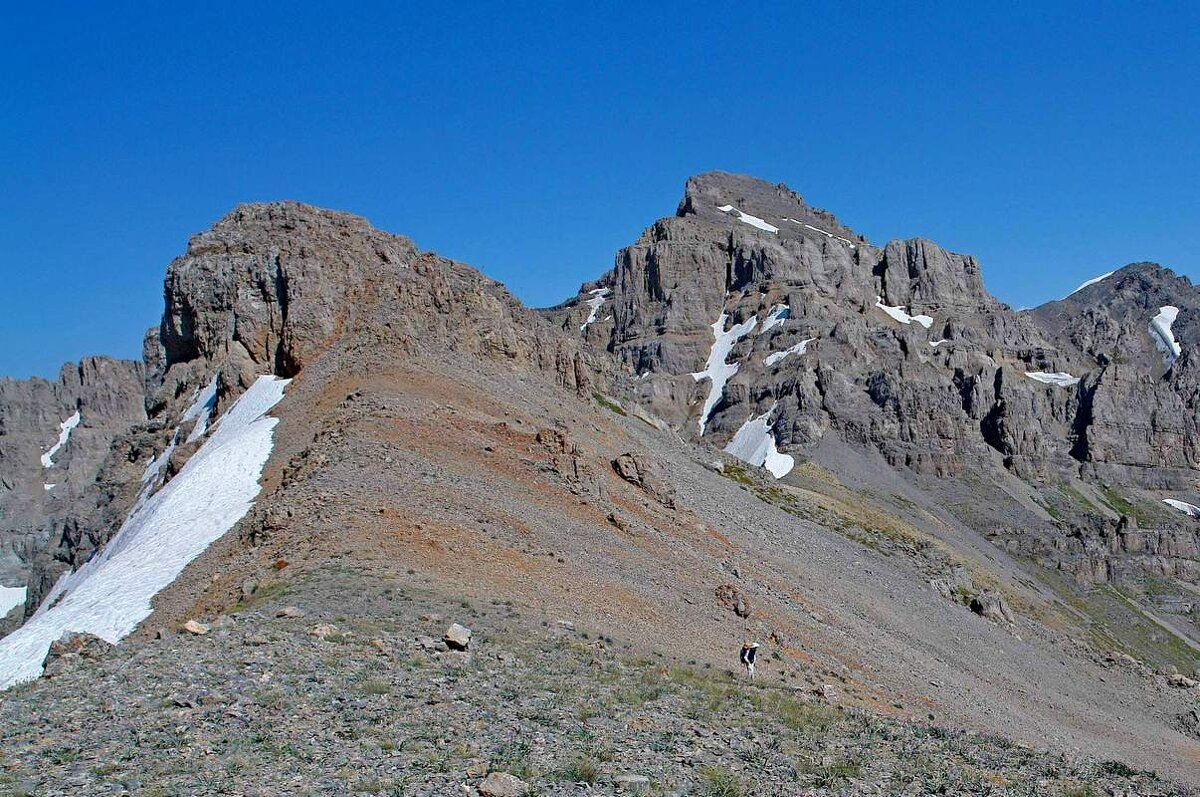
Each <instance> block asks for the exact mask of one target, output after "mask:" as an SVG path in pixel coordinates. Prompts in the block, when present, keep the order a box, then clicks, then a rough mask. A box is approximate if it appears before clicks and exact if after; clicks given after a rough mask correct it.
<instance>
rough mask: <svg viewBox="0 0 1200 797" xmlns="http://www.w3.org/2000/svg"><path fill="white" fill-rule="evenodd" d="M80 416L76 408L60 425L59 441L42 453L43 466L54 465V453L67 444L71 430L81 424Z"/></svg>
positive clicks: (49, 466) (51, 466)
mask: <svg viewBox="0 0 1200 797" xmlns="http://www.w3.org/2000/svg"><path fill="white" fill-rule="evenodd" d="M79 421H80V416H79V410H75V414H74V415H72V416H71V417H70V418H67V419H66V420H65V421H63V422H62V423H60V424H59V425H58V442H57V443H55V444H54V445H52V446H50V450H49V451H47V452H46V453H45V454H42V467H43V468H53V467H54V455H55V454H57V453H58V450H59V449H60V448H62V447H63V446H65V445H66V444H67V441H68V440H70V439H71V430H72V429H74V428H75V427H76V426H78V425H79Z"/></svg>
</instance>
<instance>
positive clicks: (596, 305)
mask: <svg viewBox="0 0 1200 797" xmlns="http://www.w3.org/2000/svg"><path fill="white" fill-rule="evenodd" d="M608 294H609V289H608V288H596V289H595V290H594V291H591V295H592V298H590V299H588V300H587V301H586V302H584V304H586V305H587V306H588V307H590V308H592V311H591V312H590V313H588V317H587V320H586V321H584V322H583V326H581V327H580V328H579V331H580V332H582V331H583V330H585V329H587V328H588V324H591V323H593V322H594V321H595V320H596V313H598V312H600V305H602V304H604V300H605V299H606V298H607V297H608ZM609 318H612V316H609ZM604 320H605V321H607V320H608V319H607V318H606V319H604Z"/></svg>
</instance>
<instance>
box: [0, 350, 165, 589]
mask: <svg viewBox="0 0 1200 797" xmlns="http://www.w3.org/2000/svg"><path fill="white" fill-rule="evenodd" d="M145 420H146V410H145V406H144V392H143V368H142V365H141V364H140V363H135V362H129V361H125V360H114V359H111V358H108V357H88V358H85V359H83V360H81V361H80V362H79V363H78V364H68V365H64V366H63V368H62V370H61V371H60V372H59V375H58V378H57V379H56V380H54V381H49V380H46V379H39V378H34V379H27V380H16V379H8V378H5V379H0V585H4V586H9V587H21V586H25V587H28V589H29V595H30V598H31V601H30V603H31V605H36V600H37V597H38V596H39V595H41V594H42V592H43V584H44V581H45V580H46V579H47V578H51V579H52V578H53V577H55V576H56V575H57V572H54V571H60V570H61V569H62V568H64V567H65V564H64V565H62V566H61V567H59V568H56V567H53V566H52V565H51V563H52V562H53V561H54V559H55V555H56V553H57V549H58V548H59V546H60V544H61V543H62V541H63V539H64V538H69V537H71V536H72V535H78V534H79V530H80V529H85V528H88V527H89V526H91V525H93V524H94V523H96V522H97V515H98V510H97V504H98V501H99V498H100V493H99V489H98V487H97V484H96V482H97V478H98V476H99V475H100V473H101V470H102V467H101V466H102V464H103V463H104V462H105V460H106V459H107V457H108V455H109V451H110V448H111V447H112V445H113V442H114V441H115V440H116V439H117V438H118V437H120V436H121V435H124V434H125V433H126V432H127V431H128V430H129V429H130V428H131V427H132V426H133V425H135V424H138V423H141V422H144V421H145ZM39 560H42V561H43V562H44V565H43V566H41V567H39V566H38V565H37V564H36V563H37V562H38V561H39ZM46 567H49V569H50V571H51V572H50V573H49V574H47V573H43V572H42V570H43V569H45V568H46Z"/></svg>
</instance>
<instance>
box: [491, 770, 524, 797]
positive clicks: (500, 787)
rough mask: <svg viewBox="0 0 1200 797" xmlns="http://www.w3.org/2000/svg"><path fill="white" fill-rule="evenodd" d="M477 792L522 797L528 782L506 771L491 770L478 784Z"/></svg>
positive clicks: (497, 796) (492, 795)
mask: <svg viewBox="0 0 1200 797" xmlns="http://www.w3.org/2000/svg"><path fill="white" fill-rule="evenodd" d="M479 793H480V794H482V795H484V797H524V795H525V794H528V793H529V784H528V783H526V782H525V781H523V780H521V779H520V778H518V777H515V776H513V775H510V774H508V773H507V772H493V773H492V774H490V775H488V776H487V777H486V778H484V779H483V783H480V784H479Z"/></svg>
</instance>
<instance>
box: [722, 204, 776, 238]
mask: <svg viewBox="0 0 1200 797" xmlns="http://www.w3.org/2000/svg"><path fill="white" fill-rule="evenodd" d="M717 210H720V211H722V212H724V213H736V214H737V218H738V221H744V222H746V223H747V224H749V225H750V226H751V227H757V228H758V229H760V230H766V231H767V232H769V233H772V234H774V233H777V232H779V228H778V227H776V226H775V225H774V224H768V223H767V222H765V221H763V220H762V219H760V218H759V217H758V216H751V215H750V214H749V213H746V212H744V211H741V210H738V209H737V208H735V207H734V206H733V205H721V206H720V207H718V208H717Z"/></svg>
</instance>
